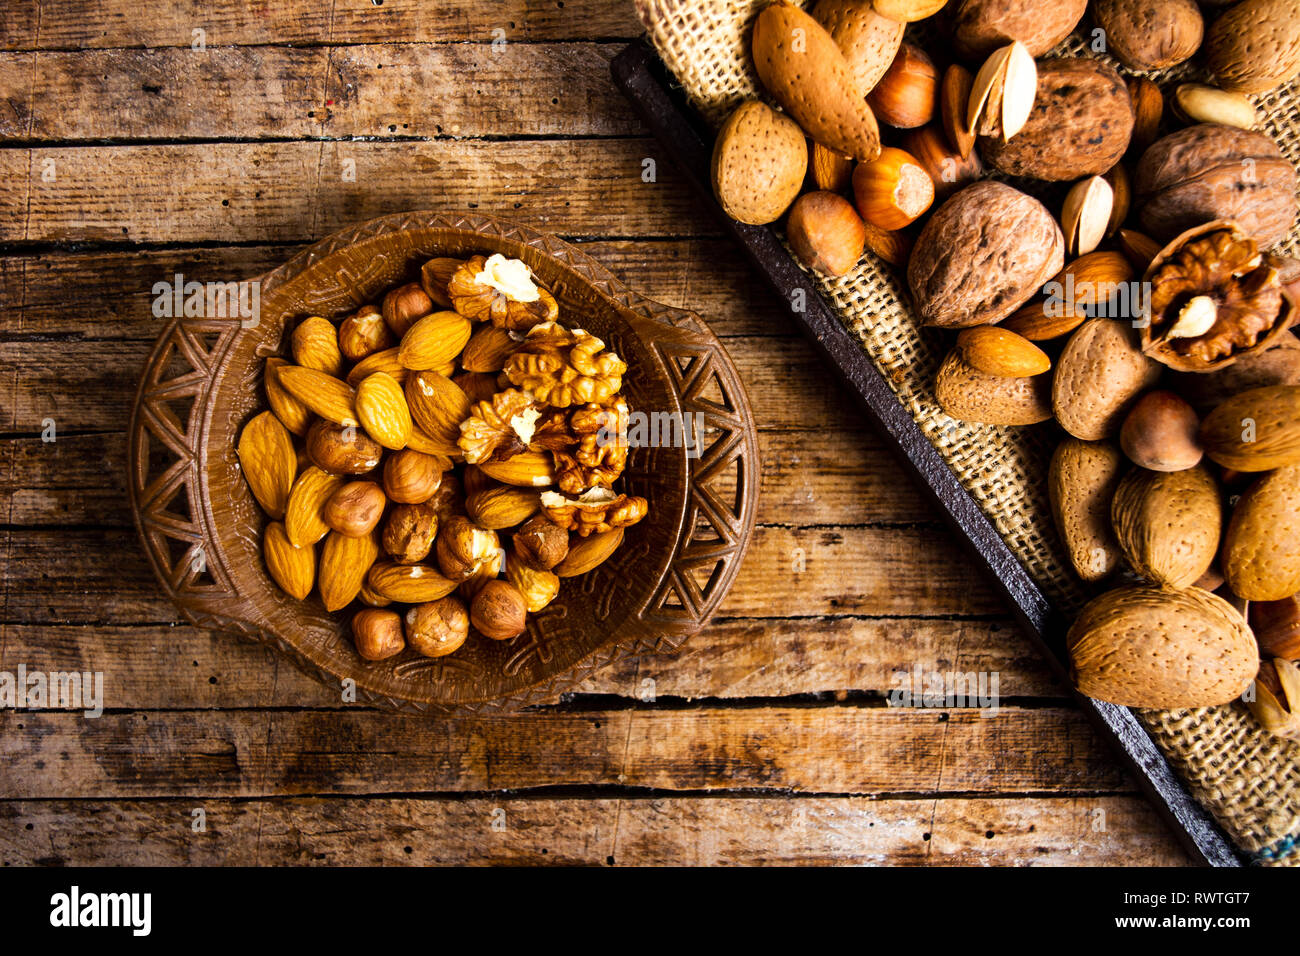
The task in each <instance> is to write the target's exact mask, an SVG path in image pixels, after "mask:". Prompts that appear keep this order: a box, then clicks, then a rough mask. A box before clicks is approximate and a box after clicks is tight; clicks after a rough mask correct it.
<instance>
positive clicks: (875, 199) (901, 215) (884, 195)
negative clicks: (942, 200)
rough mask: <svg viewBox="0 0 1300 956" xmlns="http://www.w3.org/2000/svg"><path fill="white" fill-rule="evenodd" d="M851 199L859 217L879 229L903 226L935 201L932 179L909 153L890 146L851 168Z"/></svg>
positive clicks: (914, 219)
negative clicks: (877, 155) (872, 158)
mask: <svg viewBox="0 0 1300 956" xmlns="http://www.w3.org/2000/svg"><path fill="white" fill-rule="evenodd" d="M853 198H854V200H855V201H856V203H857V206H858V212H859V213H861V214H862V218H863V219H865V220H866V221H867V222H869V223H871V224H872V225H873V226H879V227H880V228H881V229H902V228H903V227H904V226H909V225H911V224H912V223H913V222H915V221H916V220H917V219H918V218H920V216H921V215H922V214H923V213H924V212H925V211H926V210H927V209H929V208H930V205H931V203H933V202H934V181H933V180H931V179H930V174H929V173H927V172H926V171H925V167H923V166H922V165H921V163H920V161H919V160H918V159H917V158H916V157H915V156H913V155H912V154H911V153H908V152H905V151H904V150H901V149H895V148H894V147H892V146H886V147H885V148H884V149H882V150H881V151H880V156H879V157H878V158H877V159H875V160H874V161H872V162H870V163H858V168H857V169H855V170H853Z"/></svg>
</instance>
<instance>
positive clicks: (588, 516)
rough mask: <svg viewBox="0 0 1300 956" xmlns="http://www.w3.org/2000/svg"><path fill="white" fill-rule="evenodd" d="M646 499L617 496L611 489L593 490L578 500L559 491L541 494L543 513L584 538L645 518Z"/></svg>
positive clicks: (555, 522)
mask: <svg viewBox="0 0 1300 956" xmlns="http://www.w3.org/2000/svg"><path fill="white" fill-rule="evenodd" d="M647 509H648V505H647V503H646V500H645V499H644V498H636V497H632V496H629V495H620V494H616V493H615V492H613V491H610V490H609V489H608V488H593V489H591V490H590V491H588V492H586V493H585V494H582V495H579V496H578V497H577V498H566V497H564V495H562V494H560V493H559V492H556V491H544V492H542V514H544V515H546V517H547V518H548V519H550V520H551V521H552V522H553V523H554V524H557V525H559V526H560V527H561V528H564V529H565V530H567V531H575V532H577V533H578V535H579V536H581V537H584V538H585V537H587V535H590V534H603V533H604V532H606V531H613V530H614V529H616V528H629V527H631V526H632V525H634V524H636V523H637V522H638V521H640V520H641V519H642V518H644V517H645V516H646V511H647Z"/></svg>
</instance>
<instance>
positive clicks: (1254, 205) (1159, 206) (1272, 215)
mask: <svg viewBox="0 0 1300 956" xmlns="http://www.w3.org/2000/svg"><path fill="white" fill-rule="evenodd" d="M1295 188H1296V174H1295V169H1294V168H1292V166H1291V164H1290V163H1289V162H1288V161H1287V159H1286V157H1284V156H1283V155H1282V151H1281V150H1280V149H1278V147H1277V144H1276V143H1274V142H1273V141H1272V140H1271V139H1269V138H1268V137H1267V136H1264V135H1262V134H1260V133H1252V132H1250V131H1249V130H1243V129H1237V128H1236V127H1235V126H1221V125H1218V124H1214V123H1202V124H1200V125H1198V126H1189V127H1187V128H1186V129H1180V130H1179V131H1178V132H1176V133H1170V134H1169V135H1168V136H1166V137H1164V138H1163V139H1159V140H1157V141H1156V142H1155V143H1154V144H1153V145H1152V146H1151V148H1150V149H1148V150H1147V151H1146V152H1145V153H1143V154H1142V159H1141V160H1140V161H1139V162H1138V166H1137V173H1136V175H1135V176H1134V178H1133V193H1134V199H1135V205H1136V206H1137V208H1138V209H1140V210H1141V211H1142V225H1143V226H1144V227H1145V228H1146V230H1147V232H1149V233H1151V235H1153V236H1155V237H1156V238H1157V239H1162V240H1165V241H1168V240H1170V239H1173V238H1174V237H1175V236H1177V235H1178V234H1179V233H1182V232H1185V231H1186V230H1188V229H1191V228H1192V227H1194V226H1199V225H1202V224H1203V223H1207V222H1212V221H1213V220H1216V219H1231V220H1232V221H1234V222H1236V223H1237V225H1238V226H1240V227H1241V230H1242V231H1243V232H1244V233H1246V234H1247V235H1249V236H1251V237H1253V238H1254V239H1255V241H1256V242H1258V243H1259V246H1260V248H1261V249H1268V248H1269V247H1271V246H1274V245H1276V244H1277V243H1279V242H1281V241H1282V240H1283V239H1285V238H1286V236H1287V233H1289V232H1290V231H1291V224H1292V223H1293V222H1294V221H1295V216H1296V198H1295Z"/></svg>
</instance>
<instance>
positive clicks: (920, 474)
mask: <svg viewBox="0 0 1300 956" xmlns="http://www.w3.org/2000/svg"><path fill="white" fill-rule="evenodd" d="M610 69H611V71H612V73H613V75H614V80H615V82H616V83H617V84H618V85H619V87H620V88H621V89H622V91H623V93H624V94H625V95H626V96H627V97H628V98H629V99H630V100H631V101H632V103H633V105H634V106H635V107H636V109H637V110H638V112H639V113H640V114H641V117H642V119H644V120H645V122H646V124H647V125H648V126H649V127H650V129H651V130H652V131H653V132H654V134H655V136H656V137H657V138H658V140H659V142H660V145H661V146H662V147H663V149H664V150H665V151H666V152H667V153H668V155H669V156H670V157H671V158H672V159H673V161H674V162H675V163H676V164H677V165H678V166H679V167H680V168H681V169H682V171H683V172H684V173H685V175H686V177H687V178H688V179H689V180H690V182H691V184H692V185H693V186H694V187H695V189H696V191H697V192H698V193H699V196H700V199H701V200H702V201H703V202H704V203H705V204H706V205H707V206H708V207H709V208H710V209H712V210H714V212H715V213H716V215H717V217H718V221H719V222H720V223H722V224H723V225H724V226H725V228H726V229H727V231H728V232H729V233H730V234H731V235H732V236H733V237H734V238H735V239H736V240H737V241H738V242H739V243H740V244H741V246H742V247H743V248H744V250H745V252H746V253H747V255H748V256H749V259H750V261H751V262H752V263H753V265H754V266H755V268H757V270H758V271H759V272H760V273H761V274H762V275H763V277H764V278H765V279H766V280H767V282H768V284H769V285H770V286H771V287H772V289H773V291H774V292H776V294H777V295H778V296H779V297H780V299H781V301H782V302H784V303H786V304H787V305H789V303H791V302H794V301H797V299H796V297H795V296H794V295H793V293H794V291H795V290H796V289H800V290H802V291H803V293H804V295H803V300H804V303H805V310H804V311H802V312H797V311H794V310H790V317H791V319H793V320H794V323H795V324H796V325H797V326H799V328H800V329H802V330H803V332H804V334H805V335H806V336H807V337H808V339H809V341H811V342H812V344H813V346H814V347H815V348H816V349H817V351H818V352H820V353H821V355H822V357H823V358H824V359H825V360H826V362H827V363H828V364H829V365H830V366H831V367H832V368H833V369H834V370H835V371H836V372H837V373H838V375H839V377H840V380H841V382H842V383H843V384H844V386H845V388H847V389H848V391H849V392H850V393H851V394H852V395H853V396H854V397H855V398H856V399H857V401H858V404H859V405H860V406H861V407H862V410H863V412H865V414H866V416H867V419H868V420H869V421H870V422H871V424H872V425H873V426H874V427H875V428H876V430H877V431H878V432H880V433H881V434H882V435H885V436H887V437H888V439H889V441H890V442H891V443H892V444H893V446H894V448H895V449H896V450H897V453H898V456H899V458H900V459H901V461H902V463H903V465H904V466H905V467H906V468H907V470H908V471H910V472H911V473H912V475H913V476H914V477H915V478H916V479H917V480H918V481H919V482H920V484H921V486H922V487H923V488H924V489H925V491H926V493H927V494H928V496H929V498H930V500H931V501H932V502H933V503H934V505H935V506H936V507H937V508H938V509H939V511H940V513H942V514H943V516H944V519H945V520H946V521H947V522H948V524H949V525H951V527H952V528H953V529H954V530H955V531H956V532H957V533H958V535H959V536H960V537H961V539H962V541H963V542H964V543H965V544H966V546H967V549H968V550H969V552H970V554H971V556H972V557H973V558H974V559H975V560H976V562H977V563H978V565H979V566H980V567H982V568H983V569H984V570H985V571H987V572H988V574H989V576H990V578H991V579H992V581H993V583H994V585H995V587H996V588H997V590H998V592H999V593H1000V594H1001V595H1002V596H1003V597H1004V598H1005V599H1006V601H1007V604H1008V605H1009V606H1010V608H1011V611H1012V613H1013V614H1014V616H1015V618H1016V620H1017V621H1018V622H1019V623H1020V626H1021V627H1023V628H1024V629H1025V631H1026V632H1027V633H1028V634H1029V635H1030V637H1032V638H1033V639H1034V642H1035V643H1036V644H1037V645H1038V647H1039V648H1040V649H1041V650H1042V652H1043V654H1044V655H1045V656H1046V657H1047V659H1048V660H1049V661H1050V662H1051V664H1052V666H1053V668H1054V669H1055V670H1056V671H1057V673H1058V674H1059V675H1060V676H1061V677H1062V679H1065V678H1066V668H1067V665H1066V654H1065V631H1066V627H1067V622H1066V621H1065V620H1064V618H1063V617H1062V616H1061V615H1060V613H1059V612H1057V611H1056V610H1055V609H1054V608H1053V607H1052V605H1051V603H1050V602H1049V601H1048V599H1047V598H1046V596H1045V595H1044V594H1043V592H1042V590H1041V589H1040V588H1039V587H1038V585H1037V584H1036V583H1035V582H1034V580H1033V579H1032V578H1031V577H1030V576H1029V573H1028V572H1027V571H1026V570H1025V568H1024V567H1023V566H1022V565H1021V564H1020V562H1019V561H1018V560H1017V559H1016V557H1015V555H1013V554H1012V553H1011V550H1010V549H1009V548H1008V547H1007V545H1006V543H1005V542H1004V541H1003V540H1002V538H1001V536H1000V535H999V534H998V533H997V531H996V530H995V529H994V527H993V525H992V524H991V523H990V522H989V520H988V518H987V517H986V516H985V515H984V513H983V511H981V510H980V507H979V505H978V504H976V503H975V500H974V499H973V498H971V496H970V495H969V494H968V493H967V491H966V489H965V488H963V487H962V486H961V483H960V482H959V481H958V480H957V476H956V475H955V474H954V473H953V472H952V469H950V468H949V467H948V464H947V462H945V461H944V460H943V458H942V457H941V456H940V455H939V453H938V452H937V451H936V450H935V448H934V446H933V445H931V444H930V442H929V440H928V439H926V437H925V435H924V434H923V433H922V432H921V430H920V428H919V427H918V426H917V424H916V422H915V421H913V419H912V417H911V416H910V415H909V414H908V413H907V411H906V410H905V409H904V408H903V406H902V405H900V404H899V402H898V399H897V398H896V397H895V395H894V393H893V391H892V390H891V389H890V387H889V385H888V383H886V381H885V380H884V378H883V377H882V376H881V374H880V372H879V371H877V369H876V367H875V366H874V365H872V363H871V360H870V358H869V357H868V356H867V353H866V352H865V351H864V350H863V348H862V346H861V345H860V344H859V343H858V341H857V339H855V338H854V337H853V336H852V335H851V334H850V333H849V331H848V330H847V329H846V328H845V327H844V325H843V324H842V323H841V322H840V320H839V319H838V318H836V316H835V314H834V313H833V312H832V311H831V309H830V307H829V306H827V305H826V303H825V302H824V301H823V299H822V298H821V296H820V295H819V294H818V292H817V290H816V288H815V287H814V286H813V284H812V283H811V282H810V281H809V280H808V277H807V276H806V275H805V274H804V273H803V271H802V270H801V269H800V268H799V266H798V265H797V264H796V263H795V262H794V260H793V259H791V258H790V256H789V254H788V253H787V252H786V250H785V247H784V246H783V245H782V244H781V241H780V239H779V238H778V237H777V234H776V233H775V232H774V231H773V230H772V229H771V228H770V227H766V226H747V225H744V224H742V223H738V222H736V221H734V220H733V219H731V218H730V217H729V216H727V215H725V214H724V213H723V212H722V210H721V208H720V207H719V206H718V204H717V202H716V200H715V199H714V197H713V190H712V187H711V186H710V182H709V160H710V156H711V152H712V147H711V143H712V133H711V132H710V131H709V129H708V127H707V125H706V124H705V123H704V122H703V120H702V119H701V118H700V117H699V116H698V115H697V114H696V113H695V112H694V111H693V110H691V109H690V108H689V107H688V106H687V105H686V102H685V97H684V96H682V95H681V91H680V89H677V88H676V84H675V82H674V81H672V79H671V78H670V77H669V75H668V72H667V70H666V69H665V67H664V66H663V64H662V63H661V62H660V61H659V59H658V57H657V56H656V55H655V53H654V51H653V50H652V49H651V48H650V47H649V46H648V45H647V44H645V43H644V42H640V43H635V44H633V45H631V46H629V47H628V48H627V49H625V50H623V51H622V52H621V53H620V54H619V55H618V56H617V57H615V59H614V61H613V63H612V64H611V67H610ZM1066 683H1067V684H1068V680H1066ZM1075 698H1076V699H1077V701H1078V703H1079V706H1080V707H1082V708H1083V710H1084V712H1085V713H1086V714H1087V715H1088V717H1089V719H1090V720H1091V721H1092V722H1093V723H1094V724H1095V725H1096V727H1097V728H1098V730H1099V731H1100V732H1101V733H1102V734H1104V735H1105V736H1106V737H1107V738H1108V739H1109V740H1110V741H1111V743H1112V744H1113V745H1114V746H1115V748H1116V751H1117V753H1118V754H1119V756H1120V757H1121V759H1122V760H1123V761H1124V763H1125V765H1126V766H1127V767H1128V768H1129V769H1130V770H1131V771H1132V772H1133V773H1134V774H1135V775H1136V776H1137V779H1138V782H1139V784H1140V785H1141V786H1142V789H1143V790H1144V791H1145V792H1146V794H1147V796H1148V797H1149V798H1150V799H1151V800H1152V802H1153V803H1154V804H1155V805H1156V807H1157V809H1159V810H1160V812H1161V813H1162V815H1163V816H1164V817H1165V818H1166V819H1167V821H1168V822H1169V824H1170V825H1171V826H1172V827H1173V828H1174V829H1175V831H1176V832H1177V834H1178V836H1179V837H1180V839H1181V841H1182V843H1183V844H1184V846H1185V847H1186V848H1187V851H1188V852H1189V853H1190V854H1191V855H1192V857H1193V858H1194V859H1195V860H1197V861H1198V862H1200V863H1203V864H1205V865H1210V866H1241V865H1242V863H1243V859H1242V857H1241V856H1239V855H1238V852H1237V851H1236V849H1235V848H1234V847H1233V845H1232V843H1231V841H1230V840H1228V838H1227V837H1226V836H1225V835H1224V834H1223V831H1222V830H1220V829H1219V827H1218V825H1217V824H1216V823H1215V821H1214V820H1213V819H1212V818H1211V817H1210V816H1209V815H1208V814H1207V813H1206V812H1205V810H1204V809H1203V808H1202V807H1201V805H1200V804H1199V803H1197V802H1196V800H1195V799H1193V797H1192V796H1191V794H1190V793H1188V791H1187V789H1186V788H1185V787H1184V786H1183V783H1182V781H1181V780H1180V779H1179V778H1178V776H1177V774H1175V773H1174V770H1173V768H1172V767H1170V766H1169V763H1168V761H1166V760H1165V758H1164V756H1163V755H1162V754H1161V753H1160V751H1159V749H1157V747H1156V745H1155V743H1154V742H1153V741H1152V740H1151V737H1150V736H1149V735H1148V734H1147V732H1146V730H1145V729H1144V728H1143V727H1142V724H1141V723H1140V722H1139V721H1138V719H1137V717H1136V715H1135V714H1134V713H1133V712H1132V711H1131V710H1129V709H1128V708H1127V707H1117V706H1115V705H1113V704H1107V703H1104V702H1102V701H1097V700H1093V699H1092V698H1090V697H1085V696H1083V695H1082V694H1076V695H1075Z"/></svg>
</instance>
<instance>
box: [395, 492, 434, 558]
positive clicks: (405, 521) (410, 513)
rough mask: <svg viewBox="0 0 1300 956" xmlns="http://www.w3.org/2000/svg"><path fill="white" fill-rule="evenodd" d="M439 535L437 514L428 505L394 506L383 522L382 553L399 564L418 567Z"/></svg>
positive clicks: (426, 503)
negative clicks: (416, 565) (383, 551)
mask: <svg viewBox="0 0 1300 956" xmlns="http://www.w3.org/2000/svg"><path fill="white" fill-rule="evenodd" d="M437 534H438V514H437V512H436V511H434V509H433V508H432V507H430V505H429V503H428V502H425V503H424V504H416V505H397V506H396V507H394V508H393V510H392V511H391V512H389V515H388V521H386V522H385V523H384V535H383V545H384V550H385V551H387V552H388V555H389V557H391V558H392V559H393V560H394V561H396V562H397V563H398V564H419V563H420V562H421V561H423V560H424V559H425V558H427V557H428V556H429V551H430V550H431V549H432V548H433V541H434V538H435V537H436V536H437Z"/></svg>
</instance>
